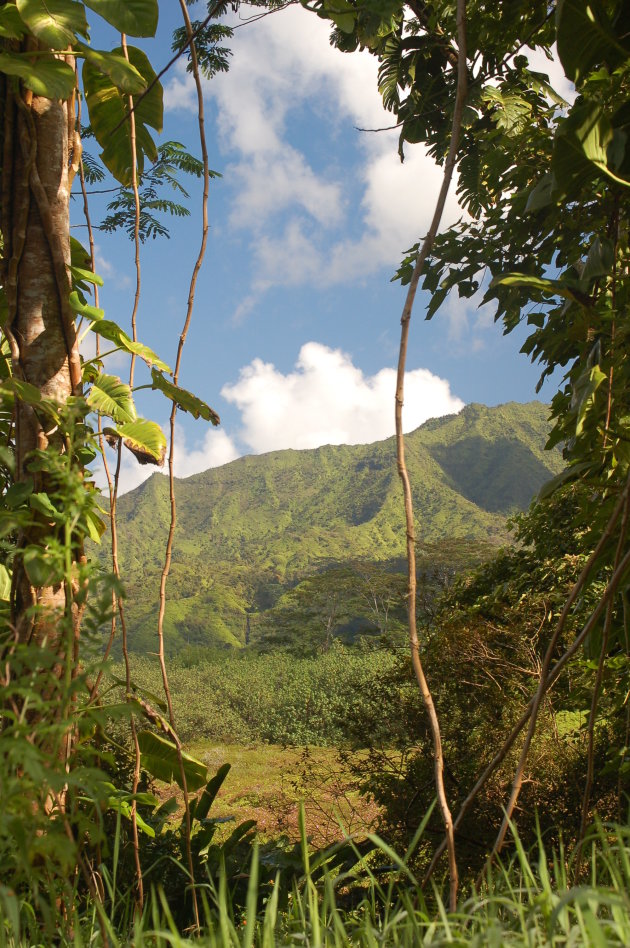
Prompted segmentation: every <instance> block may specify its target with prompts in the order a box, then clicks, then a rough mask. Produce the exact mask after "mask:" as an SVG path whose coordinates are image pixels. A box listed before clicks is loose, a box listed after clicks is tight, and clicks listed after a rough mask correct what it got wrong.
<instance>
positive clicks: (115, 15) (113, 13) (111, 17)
mask: <svg viewBox="0 0 630 948" xmlns="http://www.w3.org/2000/svg"><path fill="white" fill-rule="evenodd" d="M85 5H86V6H88V7H89V8H90V10H94V12H95V13H98V14H99V16H102V17H103V19H104V20H107V22H108V23H111V25H112V26H113V27H115V28H116V29H117V30H118V32H119V33H127V35H128V36H155V31H156V29H157V24H158V0H85Z"/></svg>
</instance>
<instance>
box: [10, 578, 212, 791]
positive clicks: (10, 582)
mask: <svg viewBox="0 0 630 948" xmlns="http://www.w3.org/2000/svg"><path fill="white" fill-rule="evenodd" d="M10 598H11V574H10V573H9V571H8V569H7V568H6V566H5V565H4V563H0V599H1V600H2V601H3V602H6V601H7V600H8V599H10ZM204 792H205V791H204ZM202 799H203V798H202Z"/></svg>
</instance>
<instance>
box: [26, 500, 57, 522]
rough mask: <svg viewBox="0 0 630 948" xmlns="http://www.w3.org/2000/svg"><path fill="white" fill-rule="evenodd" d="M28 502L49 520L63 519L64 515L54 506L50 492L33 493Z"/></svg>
mask: <svg viewBox="0 0 630 948" xmlns="http://www.w3.org/2000/svg"><path fill="white" fill-rule="evenodd" d="M28 502H29V505H30V506H31V507H32V509H33V510H36V511H37V512H38V513H40V514H41V515H42V516H43V517H46V519H47V520H54V521H61V520H62V519H63V515H62V514H60V513H59V511H58V510H57V508H56V507H55V506H53V503H52V501H51V499H50V497H49V496H48V494H45V493H38V494H31V495H30V497H29V499H28Z"/></svg>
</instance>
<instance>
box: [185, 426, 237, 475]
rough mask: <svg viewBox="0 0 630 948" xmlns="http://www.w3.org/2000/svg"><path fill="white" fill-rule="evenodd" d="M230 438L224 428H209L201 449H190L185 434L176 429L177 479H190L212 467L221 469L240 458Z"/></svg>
mask: <svg viewBox="0 0 630 948" xmlns="http://www.w3.org/2000/svg"><path fill="white" fill-rule="evenodd" d="M239 453H240V452H239V451H238V450H237V448H236V445H235V444H234V442H233V441H232V439H231V438H230V436H229V435H228V434H227V432H225V431H224V430H223V429H222V428H219V429H216V428H209V429H208V430H207V431H206V434H205V437H204V439H203V441H202V443H201V445H200V446H199V447H195V448H189V447H188V444H187V442H186V437H185V436H184V432H183V431H182V430H181V429H180V428H176V429H175V477H190V476H191V475H192V474H200V473H201V472H202V471H207V470H208V468H210V467H221V465H222V464H227V463H228V462H229V461H234V459H235V458H237V457H238V456H239Z"/></svg>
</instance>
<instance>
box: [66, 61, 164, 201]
mask: <svg viewBox="0 0 630 948" xmlns="http://www.w3.org/2000/svg"><path fill="white" fill-rule="evenodd" d="M112 52H113V53H114V54H115V55H122V54H123V50H122V48H120V47H119V48H118V49H114V50H112ZM128 53H129V60H130V62H131V64H132V65H133V66H134V68H135V69H136V70H137V72H138V73H139V74H140V75H141V76H142V78H143V80H144V82H145V84H146V86H147V87H148V86H151V88H150V89H149V90H148V91H147V92H146V93H141V94H140V96H135V97H133V104H134V113H133V114H134V118H135V131H136V160H137V167H138V171H139V172H140V173H142V171H143V170H144V163H145V158H146V159H148V160H149V161H150V162H153V161H156V159H157V157H158V153H157V148H156V146H155V142H154V141H153V138H152V137H151V133H150V132H149V128H152V129H155V131H156V132H161V131H162V117H163V105H162V86H161V85H160V83H159V82H155V85H152V83H153V82H154V80H155V78H156V77H155V73H154V71H153V67H152V66H151V63H150V62H149V60H148V59H147V57H146V55H145V53H143V52H142V50H140V49H137V48H136V47H135V46H129V47H128ZM83 86H84V89H85V97H86V100H87V104H88V109H89V112H90V124H91V128H92V131H93V132H94V135H95V137H96V140H97V141H98V143H99V145H100V146H101V147H102V149H103V151H102V152H101V159H102V161H103V163H104V164H105V165H106V166H107V168H108V169H109V170H110V171H111V173H112V174H113V176H114V177H115V178H116V180H117V181H120V183H121V184H125V185H129V184H131V181H132V149H131V125H130V122H129V96H128V95H127V94H126V93H123V92H121V91H120V89H118V87H117V86H116V84H115V83H114V82H113V81H112V79H111V78H110V77H109V76H107V75H104V74H103V73H102V72H101V71H100V69H97V68H96V67H95V66H94V65H93V63H91V62H90V61H89V60H86V61H85V63H84V64H83Z"/></svg>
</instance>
